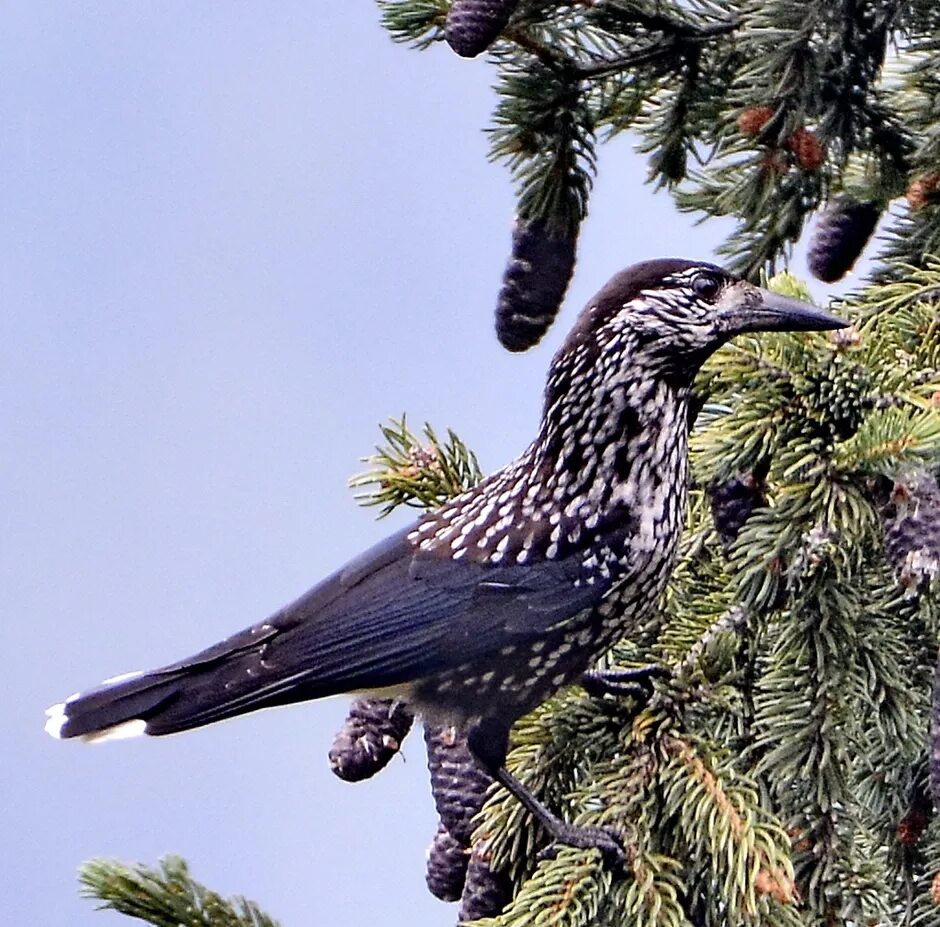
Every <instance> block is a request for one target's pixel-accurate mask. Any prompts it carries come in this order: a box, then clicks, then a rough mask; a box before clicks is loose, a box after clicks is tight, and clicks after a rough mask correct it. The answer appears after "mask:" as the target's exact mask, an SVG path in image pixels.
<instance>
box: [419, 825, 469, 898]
mask: <svg viewBox="0 0 940 927" xmlns="http://www.w3.org/2000/svg"><path fill="white" fill-rule="evenodd" d="M469 862H470V851H469V850H468V849H467V848H466V847H465V846H463V844H461V843H460V842H459V841H457V840H455V839H454V837H453V836H452V835H451V833H450V831H449V830H447V828H446V827H444V825H443V824H438V826H437V833H436V834H435V835H434V840H433V841H432V843H431V846H429V847H428V867H427V872H426V874H425V878H426V880H427V883H428V890H429V891H430V892H431V894H432V895H433V896H434V897H435V898H440V899H441V901H459V900H460V896H461V895H462V894H463V886H464V880H465V879H466V877H467V864H468V863H469Z"/></svg>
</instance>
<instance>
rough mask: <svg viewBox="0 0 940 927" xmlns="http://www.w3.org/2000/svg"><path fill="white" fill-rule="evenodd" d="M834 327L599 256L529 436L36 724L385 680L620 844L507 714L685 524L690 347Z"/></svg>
mask: <svg viewBox="0 0 940 927" xmlns="http://www.w3.org/2000/svg"><path fill="white" fill-rule="evenodd" d="M845 324H846V323H845V322H843V321H842V320H841V319H839V318H837V317H836V316H834V315H831V314H830V313H828V312H825V311H823V310H821V309H817V308H815V307H813V306H809V305H806V304H803V303H799V302H796V301H795V300H792V299H787V298H784V297H781V296H778V295H776V294H773V293H770V292H768V291H767V290H763V289H760V288H758V287H756V286H753V285H751V284H749V283H747V282H745V281H742V280H739V279H736V278H735V277H733V276H731V275H730V274H728V273H726V272H725V271H723V270H722V269H720V268H718V267H715V266H714V265H711V264H704V263H700V262H696V261H688V260H678V259H663V260H656V261H648V262H646V263H642V264H637V265H635V266H634V267H631V268H629V269H627V270H625V271H623V272H621V273H619V274H617V275H616V276H615V277H614V278H613V279H612V280H610V282H609V283H608V284H607V285H606V286H605V287H604V288H603V289H602V290H601V291H600V292H599V293H598V294H597V295H596V296H595V297H594V298H593V299H592V300H591V301H590V302H589V303H588V305H587V307H586V309H585V310H584V311H583V312H582V313H581V315H580V317H579V318H578V320H577V323H576V324H575V327H574V329H573V330H572V332H571V333H570V334H569V336H568V338H567V340H566V341H565V343H564V344H563V345H562V347H561V349H560V350H559V351H558V353H557V354H556V356H555V358H554V360H553V361H552V364H551V368H550V371H549V375H548V383H547V386H546V389H545V404H544V411H543V413H542V421H541V425H540V428H539V432H538V435H537V436H536V438H535V440H534V441H533V442H532V444H530V445H529V447H528V448H527V449H526V450H525V451H524V452H523V453H522V455H521V456H520V457H519V458H518V459H517V460H515V461H514V462H513V463H511V464H509V465H508V466H506V467H504V468H503V469H502V470H499V471H497V472H496V473H494V474H493V475H492V476H490V477H488V478H487V479H484V480H483V481H482V482H480V483H479V484H478V485H476V486H475V487H473V488H472V489H469V490H467V491H466V492H464V493H462V494H461V495H459V496H457V497H456V498H454V499H452V500H451V501H449V502H447V503H446V504H445V505H443V506H442V507H441V508H439V509H437V510H435V511H432V512H429V513H427V514H426V515H424V516H423V517H422V518H420V519H419V520H418V521H417V522H416V523H414V524H412V525H410V526H409V527H407V528H405V529H404V530H402V531H399V532H398V533H396V534H393V535H392V536H391V537H389V538H387V539H386V540H384V541H382V542H381V543H379V544H378V545H376V546H375V547H373V548H372V549H371V550H369V551H367V552H366V553H364V554H362V555H361V556H360V557H358V558H357V559H355V560H353V561H352V562H350V563H349V564H347V565H346V566H345V567H343V568H342V569H340V570H339V571H338V572H336V573H334V574H333V575H332V576H330V577H328V578H327V579H325V580H323V581H322V582H321V583H319V584H317V585H316V586H314V587H313V588H312V589H311V590H310V591H309V592H307V593H306V594H305V595H303V596H301V597H300V598H299V599H297V601H296V602H294V603H292V604H291V605H288V606H286V607H285V608H283V609H281V610H280V611H279V612H277V613H276V614H274V615H273V616H271V617H270V618H268V619H267V620H266V621H262V622H260V623H259V624H255V625H253V626H252V627H250V628H247V629H246V630H244V631H241V632H239V633H237V634H235V635H233V636H232V637H230V638H228V639H227V640H225V641H222V642H221V643H218V644H215V645H214V646H212V647H209V648H208V649H207V650H204V651H202V652H201V653H198V654H196V655H195V656H192V657H189V658H188V659H186V660H182V661H180V662H179V663H174V664H171V665H169V666H165V667H163V668H162V669H157V670H153V671H150V672H143V673H140V672H139V673H131V674H127V675H124V676H120V677H116V678H114V679H111V680H108V681H107V682H105V683H104V684H102V685H101V686H100V687H98V688H96V689H93V690H90V691H88V692H85V693H80V694H77V695H73V696H72V697H71V698H69V699H67V700H66V701H65V702H64V703H62V704H59V705H56V706H54V707H53V708H51V709H49V712H48V715H49V718H48V721H47V723H46V729H47V731H48V732H49V733H50V734H52V735H53V736H55V737H63V738H67V737H80V738H83V739H85V740H103V739H107V738H117V737H127V736H134V735H137V734H153V735H162V734H173V733H176V732H177V731H184V730H187V729H189V728H194V727H200V726H201V725H204V724H210V723H212V722H214V721H221V720H222V719H224V718H230V717H233V716H234V715H239V714H243V713H244V712H249V711H254V710H256V709H259V708H268V707H272V706H275V705H286V704H289V703H291V702H300V701H305V700H308V699H316V698H323V697H325V696H329V695H336V694H338V693H344V692H372V693H379V694H381V695H382V696H385V697H388V696H390V695H393V694H395V695H398V696H399V697H402V698H404V699H405V700H406V701H407V702H408V704H409V705H411V706H413V707H414V708H416V709H417V710H418V711H419V712H421V713H422V714H423V715H424V716H425V717H426V718H427V719H429V721H431V722H432V723H434V724H449V725H456V726H458V727H459V728H460V729H462V730H463V731H464V732H465V734H466V737H467V743H468V746H469V748H470V751H471V752H472V753H473V755H474V757H475V758H476V759H477V761H478V762H479V763H480V764H481V765H482V766H483V768H484V769H485V770H486V771H487V772H488V773H489V774H490V775H492V776H493V777H494V778H495V779H496V780H498V781H499V782H500V783H501V784H502V785H503V786H504V787H505V788H507V789H508V790H509V791H510V792H511V793H512V794H513V795H515V796H516V798H518V800H519V801H520V802H521V803H522V804H523V805H524V806H525V807H526V808H527V809H528V810H529V811H530V812H532V814H534V815H535V816H536V818H537V819H538V820H539V821H541V823H542V824H543V825H544V826H545V828H546V830H547V831H548V833H549V835H550V836H551V837H552V838H553V839H554V840H556V841H558V842H561V843H567V844H572V845H576V846H592V847H598V848H599V849H601V850H602V851H603V852H605V854H607V855H612V856H614V857H615V858H616V857H620V856H621V853H622V851H621V849H620V846H619V843H618V842H617V840H616V839H615V837H614V836H613V835H611V834H609V833H608V832H607V831H606V830H602V829H599V828H584V827H575V826H573V825H571V824H567V823H565V822H563V821H561V820H560V819H558V818H557V817H556V816H555V815H553V814H552V813H551V812H550V811H549V810H548V809H547V808H546V807H545V806H544V805H543V804H542V803H541V802H540V801H539V800H538V799H537V798H536V797H535V796H534V795H532V794H531V793H530V792H529V791H528V790H526V789H525V788H524V787H523V786H522V785H521V784H520V783H519V782H518V781H517V780H516V779H514V778H513V777H512V776H511V775H510V774H509V773H508V772H507V770H506V768H505V765H504V763H505V758H506V751H507V744H508V738H509V731H510V728H511V726H512V724H513V722H514V721H515V720H516V719H517V718H519V717H521V716H522V715H524V714H525V713H527V712H528V711H530V710H531V709H533V708H534V707H535V706H536V705H538V704H539V703H540V702H542V701H543V700H544V699H545V698H547V697H548V696H549V695H550V694H551V693H553V692H554V691H556V690H557V689H559V688H560V687H562V686H565V685H568V684H570V683H574V682H576V681H577V680H578V679H579V678H580V677H581V675H582V674H583V673H584V672H585V670H587V668H588V667H589V666H590V665H591V663H592V662H593V661H595V660H596V659H597V658H598V657H599V656H600V655H601V654H603V653H604V652H605V651H606V650H607V649H608V648H609V647H610V646H611V645H612V644H613V643H614V641H616V640H617V639H619V638H621V637H623V636H625V635H628V634H629V633H630V630H631V628H632V627H634V626H635V624H636V623H637V622H638V621H639V619H640V618H641V617H642V616H643V614H644V613H645V612H646V611H647V610H649V609H650V608H651V607H652V606H653V605H654V603H655V602H656V600H657V599H658V598H659V595H660V593H661V592H662V590H663V587H664V586H665V584H666V580H667V578H668V576H669V573H670V570H671V568H672V565H673V561H674V559H675V554H676V546H677V542H678V540H679V533H680V530H681V526H682V521H683V513H684V509H685V504H686V491H687V482H688V475H687V472H688V449H687V424H686V423H687V418H688V413H687V404H688V401H689V390H690V387H691V384H692V379H693V377H694V375H695V373H696V371H697V370H698V368H699V367H700V365H701V364H702V362H703V361H704V360H705V359H706V358H707V357H708V356H709V355H710V354H711V353H712V352H713V351H714V350H715V349H716V348H718V347H719V346H720V345H722V344H723V343H724V342H726V341H727V340H728V339H729V338H731V337H732V336H734V335H736V334H738V333H741V332H757V331H786V330H793V331H811V330H824V329H834V328H841V327H844V326H845ZM597 681H598V680H597V675H596V674H595V675H594V677H593V679H592V682H593V683H595V686H594V688H596V683H597Z"/></svg>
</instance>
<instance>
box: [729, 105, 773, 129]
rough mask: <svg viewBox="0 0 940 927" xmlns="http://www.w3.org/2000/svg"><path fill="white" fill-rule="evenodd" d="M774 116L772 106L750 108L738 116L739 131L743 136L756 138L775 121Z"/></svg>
mask: <svg viewBox="0 0 940 927" xmlns="http://www.w3.org/2000/svg"><path fill="white" fill-rule="evenodd" d="M773 115H774V108H773V107H772V106H766V105H760V106H749V107H748V108H747V109H746V110H744V112H743V113H741V115H740V116H738V131H739V132H740V133H741V134H742V135H750V136H752V137H756V136H758V135H760V134H761V132H763V130H764V126H765V125H767V123H768V122H770V120H771V119H773Z"/></svg>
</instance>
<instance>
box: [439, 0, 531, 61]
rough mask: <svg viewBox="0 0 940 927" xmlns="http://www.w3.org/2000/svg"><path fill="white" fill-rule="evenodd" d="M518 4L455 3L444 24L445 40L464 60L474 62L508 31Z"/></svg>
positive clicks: (514, 0)
mask: <svg viewBox="0 0 940 927" xmlns="http://www.w3.org/2000/svg"><path fill="white" fill-rule="evenodd" d="M518 4H519V0H454V2H453V3H452V4H451V7H450V9H449V10H448V11H447V18H446V20H445V21H444V38H445V39H446V40H447V44H448V45H449V46H450V47H451V48H452V49H453V50H454V51H455V52H457V54H458V55H460V56H461V57H462V58H475V57H476V56H477V55H479V54H480V53H481V52H484V51H486V50H487V48H489V47H490V45H492V43H493V42H494V41H495V40H496V38H497V37H498V36H499V34H500V33H501V32H502V31H503V29H505V28H506V25H507V24H508V22H509V20H510V18H511V17H512V14H513V12H514V11H515V9H516V7H517V6H518Z"/></svg>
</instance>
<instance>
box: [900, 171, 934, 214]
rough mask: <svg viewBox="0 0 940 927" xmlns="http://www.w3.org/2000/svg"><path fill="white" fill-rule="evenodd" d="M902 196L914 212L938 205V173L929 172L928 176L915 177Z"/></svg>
mask: <svg viewBox="0 0 940 927" xmlns="http://www.w3.org/2000/svg"><path fill="white" fill-rule="evenodd" d="M904 195H905V197H906V198H907V202H908V204H909V205H910V207H911V209H914V210H917V209H923V208H924V207H925V206H931V205H933V204H934V203H940V171H931V172H930V173H929V174H921V175H920V177H915V178H914V180H912V181H911V185H910V186H909V187H908V188H907V192H906V193H905V194H904Z"/></svg>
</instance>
